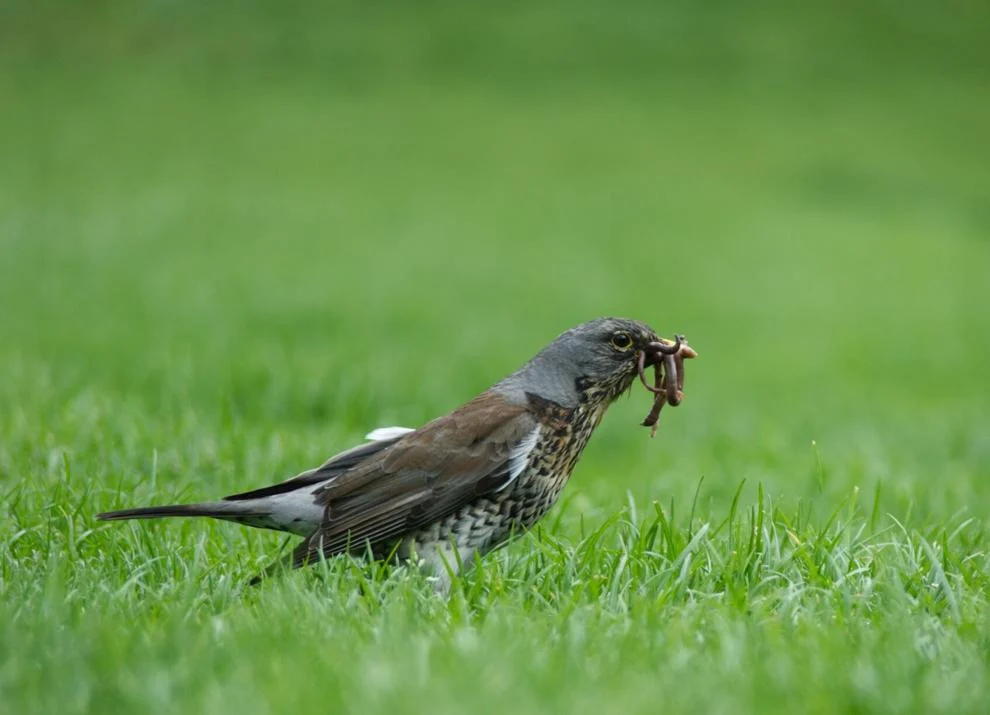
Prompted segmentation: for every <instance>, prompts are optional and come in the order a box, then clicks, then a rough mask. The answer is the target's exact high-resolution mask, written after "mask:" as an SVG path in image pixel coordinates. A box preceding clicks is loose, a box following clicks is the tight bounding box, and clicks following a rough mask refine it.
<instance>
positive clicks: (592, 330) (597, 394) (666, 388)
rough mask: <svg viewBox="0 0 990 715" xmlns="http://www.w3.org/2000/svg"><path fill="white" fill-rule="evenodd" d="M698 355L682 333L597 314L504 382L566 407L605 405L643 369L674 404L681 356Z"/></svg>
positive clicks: (678, 395)
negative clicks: (670, 334) (662, 333)
mask: <svg viewBox="0 0 990 715" xmlns="http://www.w3.org/2000/svg"><path fill="white" fill-rule="evenodd" d="M695 356H696V353H695V352H694V350H692V349H691V348H690V347H688V346H687V344H686V342H685V341H684V340H683V338H680V337H679V338H677V339H676V340H665V339H663V338H661V337H659V336H658V335H657V333H656V331H654V330H653V328H651V327H650V326H648V325H646V324H645V323H642V322H639V321H637V320H629V319H627V318H599V319H597V320H591V321H589V322H587V323H582V324H581V325H578V326H577V327H574V328H571V329H570V330H568V331H567V332H565V333H563V334H562V335H560V336H559V337H558V338H557V339H556V340H554V341H553V342H552V343H550V344H549V345H548V346H547V347H545V348H544V349H543V350H541V351H540V352H539V353H538V354H537V355H536V356H535V357H534V358H533V359H532V360H530V361H529V362H528V363H527V364H526V365H524V366H523V367H522V368H521V369H520V370H518V371H517V372H516V373H514V374H513V375H511V376H510V377H509V378H506V380H504V381H503V382H502V383H501V384H503V385H506V386H507V387H511V388H517V389H521V390H523V391H524V392H528V393H532V394H537V395H539V396H540V397H543V398H546V399H549V400H552V401H554V402H557V403H558V404H561V405H563V406H566V407H576V406H577V405H579V404H581V403H582V402H584V403H588V402H594V403H595V404H598V403H602V404H603V405H607V404H609V403H611V402H612V401H613V400H615V398H617V397H618V396H619V395H621V394H622V393H623V392H625V391H626V390H627V389H629V387H630V386H631V385H632V383H633V381H634V380H635V379H636V376H637V375H639V376H640V377H642V378H643V383H644V385H646V386H647V388H648V389H650V390H651V391H652V392H654V393H656V394H657V398H656V399H657V400H658V401H659V400H660V399H661V397H660V396H661V395H662V396H663V398H662V399H663V401H664V402H670V403H671V404H674V405H676V404H678V403H679V402H680V399H681V388H682V387H683V360H684V359H686V358H693V357H695ZM650 365H653V366H654V367H655V369H656V370H657V371H658V372H657V379H656V380H655V384H654V385H653V386H650V385H649V384H647V383H646V379H645V375H644V369H645V368H646V367H648V366H650ZM678 367H680V370H678ZM661 370H662V371H663V372H662V374H663V377H661V373H660V371H661ZM655 409H656V410H657V411H658V408H657V407H656V406H655ZM651 414H652V413H651ZM655 421H656V420H655V418H654V419H653V422H650V423H649V424H650V425H652V424H654V423H655Z"/></svg>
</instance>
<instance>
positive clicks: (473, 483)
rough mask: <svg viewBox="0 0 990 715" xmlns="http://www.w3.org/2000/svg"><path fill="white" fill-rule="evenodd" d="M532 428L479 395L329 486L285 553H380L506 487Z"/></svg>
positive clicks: (296, 556) (297, 561)
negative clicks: (307, 531)
mask: <svg viewBox="0 0 990 715" xmlns="http://www.w3.org/2000/svg"><path fill="white" fill-rule="evenodd" d="M535 427H536V422H535V421H534V420H533V418H532V417H531V416H530V415H529V413H528V412H527V411H526V408H525V406H521V405H511V404H509V403H507V402H506V401H505V399H504V398H503V397H502V396H501V395H499V394H497V393H494V392H490V391H489V392H485V393H482V394H481V395H480V396H478V397H477V398H475V399H474V400H472V401H471V402H469V403H467V404H466V405H464V406H463V407H461V408H459V409H457V410H455V411H454V412H452V413H450V414H449V415H446V416H444V417H440V418H439V419H436V420H434V421H433V422H430V423H429V424H426V425H424V426H423V427H422V428H420V429H419V430H417V431H416V432H414V433H412V434H409V435H407V436H406V437H405V438H404V439H402V440H401V441H399V442H398V443H396V444H395V445H394V446H392V447H391V448H390V449H387V450H382V451H381V452H379V453H378V454H376V455H374V456H372V457H370V458H368V459H367V460H366V461H365V462H363V463H361V464H360V465H358V466H356V467H355V468H354V469H352V470H350V471H348V472H346V473H344V474H341V475H340V476H339V477H337V478H336V479H334V480H333V481H332V482H330V483H329V484H328V485H327V486H326V487H325V488H324V490H323V492H322V493H321V494H320V500H321V502H322V503H324V504H325V505H326V508H327V514H326V518H325V520H324V523H323V526H322V527H321V528H320V529H319V530H318V531H317V532H316V533H314V534H313V535H312V536H310V537H309V538H308V539H307V540H306V541H305V542H303V543H302V544H300V545H299V547H298V548H297V549H296V550H295V552H294V553H293V559H292V565H293V566H301V565H303V564H305V563H307V562H309V561H313V560H315V559H316V558H318V556H319V555H320V554H321V553H322V554H323V555H324V556H333V555H335V554H339V553H343V552H346V551H351V552H358V553H364V552H365V550H366V549H368V547H369V546H370V547H371V550H372V552H375V553H381V552H382V551H383V550H388V549H389V548H391V547H392V545H393V544H394V543H395V541H396V540H397V539H399V538H400V537H401V536H402V535H404V534H406V533H408V532H410V531H414V530H416V529H418V528H421V527H423V526H426V525H427V524H430V523H432V522H433V521H436V520H439V519H442V518H444V517H446V516H448V515H450V514H452V513H454V512H456V511H457V510H458V509H460V508H461V507H463V506H464V505H466V504H468V503H470V502H471V501H472V500H474V499H476V498H478V497H480V496H483V495H485V494H491V493H494V492H496V491H498V489H500V488H501V487H503V486H505V485H506V484H508V483H509V481H510V480H511V478H512V477H511V474H510V469H511V466H512V465H511V462H512V459H511V455H512V450H513V449H514V448H515V447H517V446H518V445H519V444H520V442H522V441H523V440H524V439H525V438H526V437H527V435H529V434H531V433H532V431H533V429H534V428H535Z"/></svg>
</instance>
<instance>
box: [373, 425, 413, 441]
mask: <svg viewBox="0 0 990 715" xmlns="http://www.w3.org/2000/svg"><path fill="white" fill-rule="evenodd" d="M415 431H416V430H414V429H413V428H412V427H379V428H378V429H373V430H371V431H370V432H369V433H368V434H366V435H365V436H364V438H365V439H367V440H370V441H372V442H381V441H382V440H385V439H395V438H396V437H401V436H402V435H404V434H409V433H410V432H415Z"/></svg>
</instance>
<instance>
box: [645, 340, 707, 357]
mask: <svg viewBox="0 0 990 715" xmlns="http://www.w3.org/2000/svg"><path fill="white" fill-rule="evenodd" d="M646 350H647V352H649V353H653V354H654V355H679V357H682V358H684V359H689V358H696V357H698V353H697V352H696V351H695V349H694V348H692V347H691V346H690V345H688V344H687V342H685V341H684V338H683V337H682V336H680V335H678V336H677V338H676V339H675V340H668V339H667V338H659V339H658V340H655V341H654V342H651V343H647V344H646Z"/></svg>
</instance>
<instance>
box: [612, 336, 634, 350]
mask: <svg viewBox="0 0 990 715" xmlns="http://www.w3.org/2000/svg"><path fill="white" fill-rule="evenodd" d="M611 342H612V347H613V348H615V349H616V350H623V351H625V350H628V349H629V348H631V347H632V344H633V341H632V338H630V337H629V333H616V334H615V335H613V336H612V340H611Z"/></svg>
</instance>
